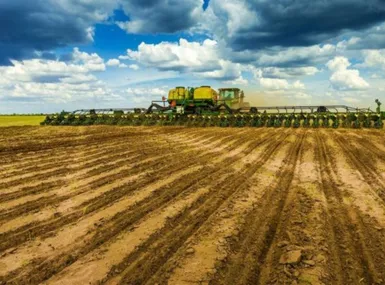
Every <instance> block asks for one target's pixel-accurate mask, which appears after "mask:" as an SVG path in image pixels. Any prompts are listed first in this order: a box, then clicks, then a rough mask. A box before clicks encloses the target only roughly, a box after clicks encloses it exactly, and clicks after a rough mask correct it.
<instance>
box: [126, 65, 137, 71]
mask: <svg viewBox="0 0 385 285" xmlns="http://www.w3.org/2000/svg"><path fill="white" fill-rule="evenodd" d="M128 67H129V68H131V69H133V70H138V69H139V65H137V64H130V65H129V66H128Z"/></svg>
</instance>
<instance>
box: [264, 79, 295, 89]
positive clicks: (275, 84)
mask: <svg viewBox="0 0 385 285" xmlns="http://www.w3.org/2000/svg"><path fill="white" fill-rule="evenodd" d="M259 84H261V87H263V88H265V89H273V90H281V89H289V87H290V85H289V82H287V80H286V79H277V78H260V79H259Z"/></svg>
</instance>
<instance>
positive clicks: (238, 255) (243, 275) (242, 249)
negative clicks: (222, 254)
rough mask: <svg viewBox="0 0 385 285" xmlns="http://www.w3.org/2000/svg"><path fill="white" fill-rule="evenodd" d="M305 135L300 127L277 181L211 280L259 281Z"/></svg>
mask: <svg viewBox="0 0 385 285" xmlns="http://www.w3.org/2000/svg"><path fill="white" fill-rule="evenodd" d="M304 137H305V133H304V131H302V130H301V131H300V133H299V134H298V135H297V138H296V140H295V142H294V143H292V146H291V147H290V150H289V153H288V155H287V158H286V159H285V160H284V165H283V166H282V168H281V170H280V171H279V174H278V175H277V178H278V181H277V182H276V183H274V185H272V189H271V191H268V192H266V193H265V195H264V196H263V197H262V198H261V201H260V203H258V205H257V207H256V210H255V211H252V212H251V213H250V214H249V215H248V216H247V217H246V222H245V227H244V228H243V229H242V230H241V232H240V234H239V240H238V241H236V242H234V243H233V244H232V246H231V254H230V256H229V257H228V258H227V262H226V263H225V264H222V265H221V266H220V267H219V268H218V272H217V274H216V275H215V277H214V278H213V279H212V280H211V282H210V283H212V284H258V282H259V278H260V272H261V270H262V268H263V266H264V261H265V259H266V256H267V254H268V251H269V249H270V246H271V244H272V242H273V240H274V237H275V234H276V232H277V229H278V226H279V222H280V218H281V215H282V212H283V208H284V207H285V203H286V200H287V197H288V195H289V190H290V185H291V182H292V179H293V177H294V170H295V167H296V164H297V160H298V157H299V154H300V151H301V146H302V142H303V140H304Z"/></svg>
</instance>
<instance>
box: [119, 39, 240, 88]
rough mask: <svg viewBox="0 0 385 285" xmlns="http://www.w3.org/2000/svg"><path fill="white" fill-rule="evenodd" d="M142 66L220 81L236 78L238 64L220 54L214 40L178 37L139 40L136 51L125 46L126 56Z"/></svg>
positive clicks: (238, 73) (238, 71) (238, 68)
mask: <svg viewBox="0 0 385 285" xmlns="http://www.w3.org/2000/svg"><path fill="white" fill-rule="evenodd" d="M121 57H124V58H127V59H130V60H134V61H136V62H138V63H140V64H142V65H143V66H145V67H150V68H157V69H159V70H172V71H179V72H181V73H192V74H194V75H196V76H198V77H203V78H212V79H218V80H224V81H232V80H236V79H239V78H240V77H241V75H242V73H241V71H242V66H241V65H240V64H237V63H233V62H231V61H229V60H225V59H222V58H221V57H220V50H219V48H218V43H217V42H216V41H213V40H209V39H206V40H205V41H203V43H199V42H189V41H187V40H185V39H180V40H179V43H170V42H162V43H160V44H156V45H155V44H146V43H141V44H140V45H139V47H138V50H137V51H133V50H127V56H121Z"/></svg>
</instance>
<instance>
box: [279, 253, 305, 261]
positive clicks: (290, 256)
mask: <svg viewBox="0 0 385 285" xmlns="http://www.w3.org/2000/svg"><path fill="white" fill-rule="evenodd" d="M301 258H302V251H301V250H293V251H288V252H284V253H283V254H282V255H281V257H280V259H279V263H280V264H298V263H299V262H300V261H301Z"/></svg>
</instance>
